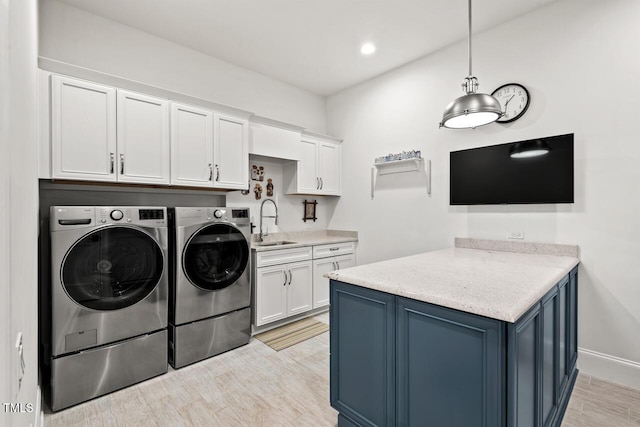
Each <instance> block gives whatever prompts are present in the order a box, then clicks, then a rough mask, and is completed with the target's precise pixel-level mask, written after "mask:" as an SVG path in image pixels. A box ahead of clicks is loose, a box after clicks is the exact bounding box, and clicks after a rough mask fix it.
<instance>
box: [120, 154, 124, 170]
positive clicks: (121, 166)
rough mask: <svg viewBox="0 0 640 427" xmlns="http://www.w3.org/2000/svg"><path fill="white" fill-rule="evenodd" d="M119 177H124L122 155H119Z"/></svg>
mask: <svg viewBox="0 0 640 427" xmlns="http://www.w3.org/2000/svg"><path fill="white" fill-rule="evenodd" d="M120 175H124V154H120Z"/></svg>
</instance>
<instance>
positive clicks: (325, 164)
mask: <svg viewBox="0 0 640 427" xmlns="http://www.w3.org/2000/svg"><path fill="white" fill-rule="evenodd" d="M341 148H342V147H341V146H340V145H338V144H333V143H330V142H324V141H318V166H317V167H318V170H319V172H318V177H319V178H320V191H321V192H322V193H323V194H330V195H336V196H339V195H340V167H341V166H340V160H341V158H342V156H341V155H340V150H341Z"/></svg>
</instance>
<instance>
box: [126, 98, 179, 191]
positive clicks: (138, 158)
mask: <svg viewBox="0 0 640 427" xmlns="http://www.w3.org/2000/svg"><path fill="white" fill-rule="evenodd" d="M117 129H118V137H117V141H118V143H117V147H118V149H117V154H118V157H117V163H118V167H117V177H118V181H119V182H132V183H151V184H169V183H170V161H169V158H170V155H169V102H168V101H167V100H164V99H158V98H152V97H150V96H146V95H141V94H138V93H133V92H128V91H125V90H118V115H117Z"/></svg>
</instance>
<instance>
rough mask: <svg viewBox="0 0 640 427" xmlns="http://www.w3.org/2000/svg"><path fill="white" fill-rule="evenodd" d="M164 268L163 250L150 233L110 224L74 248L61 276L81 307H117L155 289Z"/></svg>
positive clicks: (70, 251)
mask: <svg viewBox="0 0 640 427" xmlns="http://www.w3.org/2000/svg"><path fill="white" fill-rule="evenodd" d="M163 270H164V258H163V255H162V249H161V248H160V246H159V245H158V243H157V242H156V241H155V240H154V239H153V238H152V237H151V236H149V235H148V234H146V233H145V232H143V231H140V230H137V229H135V228H130V227H108V228H102V229H99V230H96V231H93V232H91V233H89V234H87V235H86V236H84V237H83V238H82V239H80V240H79V241H77V242H76V243H75V244H74V245H73V246H72V247H71V249H70V250H69V251H68V252H67V254H66V256H65V258H64V260H63V262H62V267H61V274H60V276H61V277H62V286H63V287H64V289H65V291H66V292H67V294H68V295H69V297H70V298H71V299H73V300H74V301H75V302H76V303H78V304H80V305H81V306H83V307H87V308H90V309H93V310H117V309H120V308H125V307H129V306H130V305H133V304H135V303H137V302H139V301H141V300H143V299H144V298H145V297H147V295H149V294H150V293H151V292H153V290H154V289H155V288H156V286H157V284H158V282H159V281H160V279H161V277H162V272H163Z"/></svg>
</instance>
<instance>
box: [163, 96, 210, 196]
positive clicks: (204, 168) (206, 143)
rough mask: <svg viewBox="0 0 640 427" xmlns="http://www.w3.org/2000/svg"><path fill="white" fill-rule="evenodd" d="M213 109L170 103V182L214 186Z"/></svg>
mask: <svg viewBox="0 0 640 427" xmlns="http://www.w3.org/2000/svg"><path fill="white" fill-rule="evenodd" d="M213 172H214V171H213V113H212V112H211V111H208V110H203V109H201V108H196V107H192V106H188V105H182V104H176V103H171V184H173V185H186V186H196V187H213Z"/></svg>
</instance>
